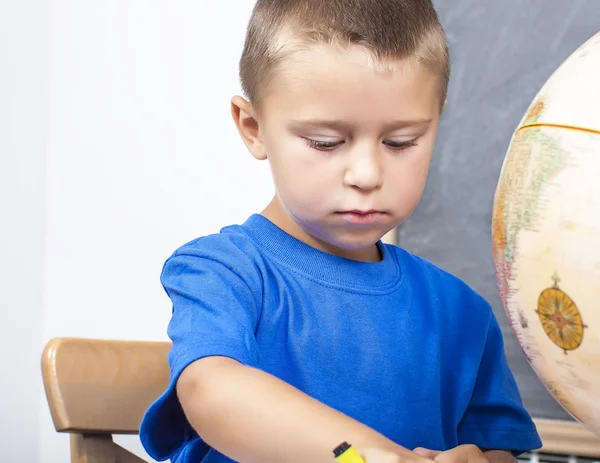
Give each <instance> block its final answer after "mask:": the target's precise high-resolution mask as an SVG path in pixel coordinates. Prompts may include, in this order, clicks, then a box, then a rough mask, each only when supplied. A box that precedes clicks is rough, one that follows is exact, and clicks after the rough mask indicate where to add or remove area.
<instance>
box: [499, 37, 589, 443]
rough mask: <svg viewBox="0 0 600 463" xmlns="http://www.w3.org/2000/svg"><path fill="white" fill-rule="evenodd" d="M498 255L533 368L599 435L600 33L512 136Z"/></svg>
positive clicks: (502, 187)
mask: <svg viewBox="0 0 600 463" xmlns="http://www.w3.org/2000/svg"><path fill="white" fill-rule="evenodd" d="M492 248H493V257H494V264H495V272H496V280H497V285H498V290H499V293H500V297H501V300H502V303H503V306H504V310H505V312H506V315H507V317H508V319H509V322H510V324H511V327H512V329H513V333H514V335H515V337H516V339H517V341H518V343H519V345H520V346H521V349H522V350H523V353H524V354H525V356H526V357H527V360H528V361H529V363H530V365H531V367H532V369H533V370H534V372H535V373H536V375H537V376H538V377H539V378H540V380H541V382H542V383H543V384H544V386H545V387H546V388H547V389H548V391H549V392H550V393H551V394H552V396H553V397H554V398H555V399H556V401H557V402H558V403H559V404H560V405H561V406H562V407H563V408H564V409H565V410H566V411H567V412H568V413H569V414H570V415H571V416H573V417H574V418H575V419H576V420H578V421H580V422H581V423H583V424H584V425H585V426H586V427H587V428H588V429H590V430H591V431H592V432H594V433H595V434H598V435H600V33H598V34H596V35H595V36H593V37H592V38H590V39H589V40H588V41H586V42H585V43H584V44H582V45H581V46H580V47H579V48H578V49H577V50H576V51H575V52H574V53H573V54H572V55H571V56H570V57H569V58H567V59H566V60H565V61H564V62H563V64H562V65H561V66H560V67H559V68H558V69H557V70H556V71H555V72H554V73H553V74H552V75H551V76H550V78H549V79H548V81H547V82H546V83H545V84H544V86H543V87H542V88H541V90H540V91H539V93H538V94H537V95H536V97H535V98H534V100H533V102H532V103H531V104H530V106H529V108H528V110H527V112H526V114H525V116H524V117H523V119H522V120H521V122H520V124H519V126H518V128H517V130H516V131H515V133H514V134H513V136H512V139H511V142H510V145H509V148H508V152H507V153H506V157H505V159H504V164H503V166H502V170H501V173H500V179H499V182H498V186H497V189H496V194H495V197H494V207H493V218H492Z"/></svg>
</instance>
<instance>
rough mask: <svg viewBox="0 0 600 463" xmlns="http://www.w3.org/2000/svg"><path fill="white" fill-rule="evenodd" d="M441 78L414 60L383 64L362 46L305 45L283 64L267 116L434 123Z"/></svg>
mask: <svg viewBox="0 0 600 463" xmlns="http://www.w3.org/2000/svg"><path fill="white" fill-rule="evenodd" d="M440 84H441V78H440V77H439V76H437V75H435V74H434V73H433V72H431V71H430V70H429V69H427V68H426V67H425V66H423V65H421V64H420V63H419V62H418V61H417V60H416V59H406V60H399V61H387V62H381V61H378V60H375V59H374V58H373V56H372V54H371V53H370V52H368V51H367V50H365V49H364V48H362V47H360V46H350V47H337V46H332V45H325V44H318V45H311V46H306V47H304V48H302V49H300V50H297V51H296V52H294V53H290V54H288V56H286V57H285V58H284V59H282V61H281V63H280V64H279V66H278V67H277V68H276V69H275V70H274V74H273V77H272V79H271V80H270V82H269V87H268V88H267V89H265V93H264V98H263V102H262V107H263V110H264V112H265V113H266V112H274V113H278V116H279V117H286V116H289V117H294V118H304V117H322V118H335V119H342V120H356V121H357V122H359V121H360V122H361V123H367V122H373V123H379V122H385V121H386V120H391V119H403V118H411V119H436V118H437V117H439V112H440Z"/></svg>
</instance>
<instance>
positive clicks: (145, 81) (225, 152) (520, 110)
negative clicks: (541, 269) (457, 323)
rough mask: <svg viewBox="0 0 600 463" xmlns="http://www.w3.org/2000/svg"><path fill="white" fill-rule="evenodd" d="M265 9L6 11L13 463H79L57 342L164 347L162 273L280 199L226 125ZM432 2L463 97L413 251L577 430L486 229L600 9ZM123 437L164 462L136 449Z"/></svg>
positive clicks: (1, 187)
mask: <svg viewBox="0 0 600 463" xmlns="http://www.w3.org/2000/svg"><path fill="white" fill-rule="evenodd" d="M324 1H325V0H324ZM253 4H254V1H253V0H228V1H209V0H194V1H192V0H180V1H170V2H168V1H158V0H103V1H96V0H83V1H82V0H79V1H74V0H2V1H0V214H1V218H2V222H1V223H2V227H1V229H0V230H1V231H0V238H1V239H0V352H2V354H1V355H2V357H1V366H2V371H3V373H2V374H1V378H2V379H0V417H1V418H0V444H1V446H0V448H1V449H2V450H1V451H2V458H1V459H2V461H19V462H26V463H29V462H31V463H37V462H39V463H53V462H58V461H69V441H68V436H66V435H59V434H57V433H56V432H55V431H54V428H53V425H52V422H51V419H50V414H49V411H48V406H47V403H46V399H45V396H44V395H43V390H42V381H41V373H40V355H41V352H42V349H43V346H44V345H45V343H46V342H47V341H48V340H50V339H51V338H53V337H56V336H74V337H93V338H105V339H129V340H167V337H166V326H167V323H168V321H169V317H170V310H171V307H170V302H169V300H168V298H167V297H166V294H165V293H164V292H163V289H162V287H161V286H160V282H159V275H160V271H161V267H162V264H163V263H164V261H165V259H166V258H167V257H168V256H169V254H170V253H171V252H172V251H173V250H174V249H175V248H176V247H178V246H179V245H181V244H183V243H184V242H186V241H188V240H191V239H193V238H195V237H197V236H199V235H203V234H207V233H213V232H217V231H218V230H219V229H220V228H221V227H222V226H224V225H227V224H230V223H234V222H241V221H243V220H245V219H246V217H247V216H248V215H250V214H252V213H254V212H258V211H259V210H260V209H261V208H262V207H263V206H264V205H265V204H266V203H267V201H268V200H269V199H270V197H271V195H272V183H271V177H270V172H269V170H268V165H267V164H266V163H260V162H257V161H255V160H254V159H253V158H251V156H250V155H249V154H248V153H247V152H246V150H245V147H244V146H243V144H242V142H241V141H240V139H239V137H238V135H237V132H236V130H235V127H234V125H233V122H232V121H231V117H230V113H229V101H230V98H231V97H232V96H233V95H234V94H236V93H239V91H240V89H239V83H238V78H237V64H238V59H239V56H240V54H241V51H242V47H243V41H244V35H245V27H246V23H247V21H248V18H249V15H250V11H251V9H252V7H253ZM436 4H437V7H438V11H439V13H440V16H441V19H442V22H443V23H444V25H445V27H446V30H447V33H448V36H449V39H450V42H451V46H452V60H453V75H452V82H451V86H450V92H449V97H448V106H447V110H446V112H445V114H444V119H443V123H442V126H441V130H440V135H439V140H438V144H437V147H436V152H435V157H434V161H433V166H432V171H431V177H430V182H429V184H428V186H427V189H426V192H425V195H424V197H423V200H422V202H421V205H420V206H419V208H418V209H417V211H416V212H415V214H414V215H413V217H411V218H410V219H409V221H408V222H406V224H405V225H403V226H402V227H401V229H400V233H399V244H400V245H401V246H403V247H405V248H407V249H408V250H410V251H412V252H416V253H418V254H420V255H422V256H424V257H426V258H428V259H430V260H432V261H433V262H434V263H436V264H438V265H440V266H441V267H443V268H445V269H446V270H449V271H451V272H453V273H455V274H456V275H458V276H459V277H461V278H463V279H464V280H466V281H467V282H468V283H469V284H471V286H473V287H474V288H475V289H476V290H477V291H479V292H480V293H482V294H483V295H484V296H485V297H486V299H487V300H488V301H489V302H490V303H491V304H492V305H493V307H494V309H495V311H496V313H497V315H498V318H499V319H500V321H501V323H502V324H503V329H504V334H505V340H506V350H507V355H508V357H509V360H510V363H511V366H512V368H513V370H514V372H515V374H516V376H517V380H518V382H519V385H520V387H521V390H522V392H523V396H524V399H525V402H526V405H527V407H528V408H529V410H530V411H531V412H532V414H533V415H534V416H536V417H546V418H557V419H569V418H568V417H567V415H566V414H565V413H564V412H563V411H562V409H560V407H559V406H558V405H556V403H555V402H554V401H553V400H552V399H551V398H550V397H549V396H548V393H547V392H546V390H545V389H544V388H543V387H542V386H541V384H540V383H539V381H538V380H537V378H536V377H535V375H534V374H533V373H532V371H531V369H530V368H529V366H528V365H527V364H526V361H525V358H524V357H523V356H522V354H521V352H520V348H519V347H518V345H517V344H516V342H515V341H514V340H513V339H512V333H511V331H510V328H509V327H508V324H507V322H506V317H505V315H504V313H503V312H502V307H501V305H500V302H499V298H498V295H497V292H496V286H495V278H494V273H493V265H492V260H491V242H490V222H491V209H492V201H493V194H494V190H495V186H496V182H497V179H498V176H499V173H500V168H501V164H502V160H503V158H504V155H505V153H506V149H507V148H508V143H509V141H510V137H511V135H512V132H513V130H514V129H515V128H516V126H517V124H518V122H519V120H520V119H521V117H522V116H523V114H524V112H525V110H526V108H527V107H528V105H529V103H530V102H531V100H532V98H533V97H534V96H535V94H536V93H537V92H538V90H539V89H540V87H541V86H542V85H543V83H544V82H545V81H546V79H547V78H548V77H549V76H550V75H551V74H552V72H553V71H554V70H555V69H556V67H557V66H558V65H560V63H562V62H563V61H564V60H565V59H566V58H567V57H568V56H569V55H570V54H571V53H572V52H573V51H574V50H575V49H576V48H578V47H579V45H581V44H582V43H583V42H584V41H585V40H587V39H588V38H589V37H591V36H592V35H593V34H594V33H596V32H598V31H599V30H600V2H598V0H569V1H568V2H567V1H564V0H529V1H527V2H525V1H523V0H503V1H502V2H499V1H491V0H487V1H481V0H439V1H437V2H436ZM116 440H117V442H119V443H120V444H122V445H123V446H125V447H127V448H129V449H131V450H132V451H133V452H135V453H137V454H138V455H140V456H142V457H144V458H148V457H147V455H146V454H145V452H143V450H142V448H141V446H140V445H139V443H138V441H137V438H136V437H135V436H131V437H125V438H117V439H116Z"/></svg>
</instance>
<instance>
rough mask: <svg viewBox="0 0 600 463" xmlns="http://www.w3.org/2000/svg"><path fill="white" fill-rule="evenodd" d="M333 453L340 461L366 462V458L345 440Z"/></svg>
mask: <svg viewBox="0 0 600 463" xmlns="http://www.w3.org/2000/svg"><path fill="white" fill-rule="evenodd" d="M333 455H334V456H335V459H336V461H338V463H365V460H364V459H363V457H361V456H360V453H358V452H357V451H356V449H355V448H354V447H352V446H351V445H350V444H348V442H344V443H343V444H341V445H340V446H338V447H337V448H336V449H335V450H334V451H333Z"/></svg>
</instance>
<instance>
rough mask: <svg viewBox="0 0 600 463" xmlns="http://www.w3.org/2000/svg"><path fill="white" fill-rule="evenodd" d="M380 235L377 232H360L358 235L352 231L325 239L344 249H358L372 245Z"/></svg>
mask: <svg viewBox="0 0 600 463" xmlns="http://www.w3.org/2000/svg"><path fill="white" fill-rule="evenodd" d="M382 236H383V235H381V234H380V233H378V232H377V233H376V232H371V233H361V234H360V235H358V236H357V235H356V234H354V233H345V234H343V235H342V236H339V235H338V236H335V237H331V239H326V240H325V241H326V242H327V243H329V244H331V245H332V246H335V247H337V248H340V249H343V250H345V251H360V250H362V249H367V248H370V247H371V246H374V245H375V244H376V243H377V242H378V241H379V240H380V239H381V237H382Z"/></svg>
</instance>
